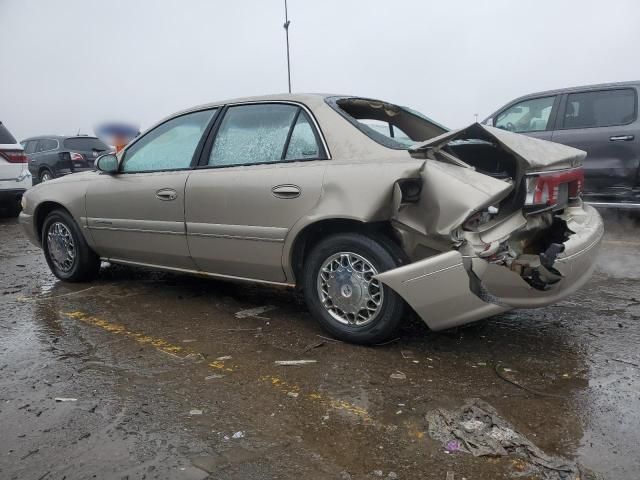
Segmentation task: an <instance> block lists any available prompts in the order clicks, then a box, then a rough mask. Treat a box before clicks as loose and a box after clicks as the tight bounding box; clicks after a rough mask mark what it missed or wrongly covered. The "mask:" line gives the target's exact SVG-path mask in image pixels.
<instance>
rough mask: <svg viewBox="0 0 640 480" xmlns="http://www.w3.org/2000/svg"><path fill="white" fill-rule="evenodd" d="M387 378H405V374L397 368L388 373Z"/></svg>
mask: <svg viewBox="0 0 640 480" xmlns="http://www.w3.org/2000/svg"><path fill="white" fill-rule="evenodd" d="M389 378H391V379H392V380H406V379H407V375H406V374H404V373H402V372H401V371H400V370H397V371H396V372H395V373H392V374H391V375H389Z"/></svg>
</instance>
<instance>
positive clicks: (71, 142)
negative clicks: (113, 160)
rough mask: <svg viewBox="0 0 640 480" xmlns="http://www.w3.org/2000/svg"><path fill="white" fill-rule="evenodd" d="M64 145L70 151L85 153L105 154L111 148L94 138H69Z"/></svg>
mask: <svg viewBox="0 0 640 480" xmlns="http://www.w3.org/2000/svg"><path fill="white" fill-rule="evenodd" d="M63 145H64V148H66V149H68V150H80V151H83V152H91V151H94V152H104V151H105V150H109V147H108V146H107V145H106V144H105V143H104V142H102V141H101V140H99V139H97V138H92V137H77V138H67V139H65V141H64V142H63Z"/></svg>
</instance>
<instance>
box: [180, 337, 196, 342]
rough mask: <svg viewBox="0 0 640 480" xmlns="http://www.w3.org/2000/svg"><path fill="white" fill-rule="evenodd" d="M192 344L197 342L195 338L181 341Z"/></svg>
mask: <svg viewBox="0 0 640 480" xmlns="http://www.w3.org/2000/svg"><path fill="white" fill-rule="evenodd" d="M193 342H197V340H196V339H195V338H187V339H185V340H182V343H193Z"/></svg>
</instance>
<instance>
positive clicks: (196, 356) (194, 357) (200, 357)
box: [165, 352, 206, 361]
mask: <svg viewBox="0 0 640 480" xmlns="http://www.w3.org/2000/svg"><path fill="white" fill-rule="evenodd" d="M165 353H168V352H165ZM184 358H185V359H186V360H194V361H201V360H206V359H205V358H204V355H202V354H201V353H190V354H189V355H187V356H186V357H184Z"/></svg>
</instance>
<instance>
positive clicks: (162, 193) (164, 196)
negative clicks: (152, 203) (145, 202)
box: [156, 188, 178, 202]
mask: <svg viewBox="0 0 640 480" xmlns="http://www.w3.org/2000/svg"><path fill="white" fill-rule="evenodd" d="M156 198H157V199H158V200H162V201H165V202H168V201H170V200H175V199H176V198H178V193H177V192H176V191H175V190H174V189H173V188H161V189H160V190H158V191H156Z"/></svg>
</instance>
